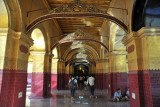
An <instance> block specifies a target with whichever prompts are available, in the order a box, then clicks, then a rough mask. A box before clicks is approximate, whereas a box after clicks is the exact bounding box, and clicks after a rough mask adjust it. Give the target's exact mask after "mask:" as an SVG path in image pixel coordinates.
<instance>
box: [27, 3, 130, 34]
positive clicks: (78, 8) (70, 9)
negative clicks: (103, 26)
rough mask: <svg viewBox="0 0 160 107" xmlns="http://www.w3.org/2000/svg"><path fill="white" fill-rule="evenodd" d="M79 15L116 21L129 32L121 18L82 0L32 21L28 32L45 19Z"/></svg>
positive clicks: (60, 7) (62, 6)
mask: <svg viewBox="0 0 160 107" xmlns="http://www.w3.org/2000/svg"><path fill="white" fill-rule="evenodd" d="M77 17H90V18H93V17H94V18H95V17H97V18H104V19H107V20H109V21H112V22H113V23H116V24H117V25H119V26H120V27H122V29H123V30H124V31H126V32H128V27H127V26H126V25H125V24H124V23H123V22H122V21H120V20H119V19H117V18H115V17H113V16H111V15H110V14H108V13H107V12H105V11H102V10H100V9H98V8H97V7H95V6H93V5H86V4H85V3H84V2H82V1H80V0H74V1H73V2H71V3H70V4H65V5H61V6H59V7H57V8H55V9H53V10H52V11H50V13H48V14H46V15H43V16H40V17H38V18H36V19H35V20H34V21H32V22H31V23H30V24H29V25H28V26H27V27H26V32H27V33H28V32H29V31H30V30H31V29H32V28H33V27H34V26H36V25H37V24H39V23H42V22H44V21H47V20H50V19H52V18H77Z"/></svg>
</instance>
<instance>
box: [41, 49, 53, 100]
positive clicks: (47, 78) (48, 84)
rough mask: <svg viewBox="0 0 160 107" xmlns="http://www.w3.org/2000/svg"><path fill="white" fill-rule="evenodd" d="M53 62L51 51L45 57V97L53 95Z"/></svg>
mask: <svg viewBox="0 0 160 107" xmlns="http://www.w3.org/2000/svg"><path fill="white" fill-rule="evenodd" d="M51 64H52V56H51V54H50V53H49V52H46V53H45V57H44V74H43V75H44V77H43V98H48V97H50V96H51Z"/></svg>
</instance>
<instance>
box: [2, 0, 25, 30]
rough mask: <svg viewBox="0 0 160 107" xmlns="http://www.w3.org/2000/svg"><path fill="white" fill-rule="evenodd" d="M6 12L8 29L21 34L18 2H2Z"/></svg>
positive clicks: (20, 15)
mask: <svg viewBox="0 0 160 107" xmlns="http://www.w3.org/2000/svg"><path fill="white" fill-rule="evenodd" d="M3 1H4V3H5V5H6V8H7V11H8V27H9V28H11V29H13V30H15V31H18V32H23V31H22V30H23V28H24V26H23V23H22V13H21V9H20V5H19V1H18V0H13V1H12V2H11V1H10V0H3Z"/></svg>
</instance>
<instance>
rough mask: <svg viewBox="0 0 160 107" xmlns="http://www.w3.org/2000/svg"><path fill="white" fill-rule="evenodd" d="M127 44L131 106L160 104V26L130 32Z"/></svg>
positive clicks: (153, 106)
mask: <svg viewBox="0 0 160 107" xmlns="http://www.w3.org/2000/svg"><path fill="white" fill-rule="evenodd" d="M123 43H124V44H125V45H126V46H127V51H128V54H127V58H128V68H129V87H130V99H131V100H130V105H131V107H135V106H136V107H158V106H160V102H159V100H160V92H159V89H160V85H159V82H160V79H159V78H160V71H159V69H160V66H159V60H160V57H159V55H160V28H142V29H140V30H139V31H138V32H133V33H130V34H128V35H127V36H126V37H125V38H124V39H123Z"/></svg>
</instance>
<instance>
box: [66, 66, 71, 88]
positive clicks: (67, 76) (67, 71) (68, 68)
mask: <svg viewBox="0 0 160 107" xmlns="http://www.w3.org/2000/svg"><path fill="white" fill-rule="evenodd" d="M69 70H70V64H68V65H67V66H66V67H65V89H69V86H68V82H69V72H70V71H69Z"/></svg>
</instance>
